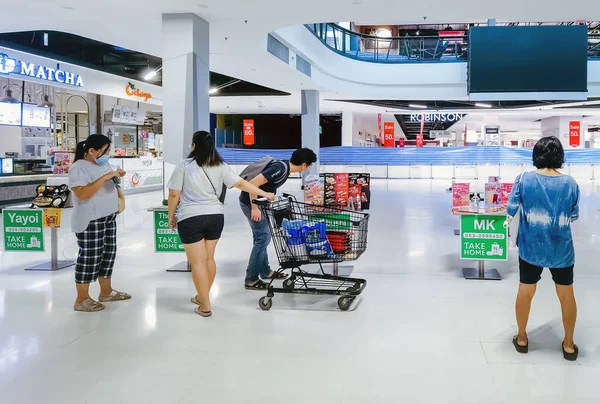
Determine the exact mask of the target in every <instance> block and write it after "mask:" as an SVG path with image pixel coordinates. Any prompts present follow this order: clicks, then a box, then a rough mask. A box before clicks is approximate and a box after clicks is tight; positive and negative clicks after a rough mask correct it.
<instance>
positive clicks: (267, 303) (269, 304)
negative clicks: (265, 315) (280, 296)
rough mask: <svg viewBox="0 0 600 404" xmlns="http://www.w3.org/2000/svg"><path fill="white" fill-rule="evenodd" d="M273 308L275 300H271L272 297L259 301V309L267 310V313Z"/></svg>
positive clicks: (262, 298) (264, 297) (265, 297)
mask: <svg viewBox="0 0 600 404" xmlns="http://www.w3.org/2000/svg"><path fill="white" fill-rule="evenodd" d="M272 306H273V299H271V298H270V297H267V296H263V297H261V298H260V300H259V301H258V307H260V308H261V309H262V310H265V311H266V310H269V309H270V308H271V307H272Z"/></svg>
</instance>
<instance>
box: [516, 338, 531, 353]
mask: <svg viewBox="0 0 600 404" xmlns="http://www.w3.org/2000/svg"><path fill="white" fill-rule="evenodd" d="M513 345H514V346H515V349H516V350H517V352H518V353H521V354H526V353H529V340H527V345H519V336H518V335H515V336H514V337H513Z"/></svg>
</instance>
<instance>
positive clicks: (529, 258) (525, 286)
mask: <svg viewBox="0 0 600 404" xmlns="http://www.w3.org/2000/svg"><path fill="white" fill-rule="evenodd" d="M564 157H565V153H564V150H563V147H562V145H561V143H560V140H559V139H557V138H556V137H546V138H543V139H541V140H540V141H539V142H538V143H537V144H536V145H535V147H534V149H533V164H534V165H535V166H536V167H537V171H535V172H528V173H524V174H522V175H521V176H519V177H518V178H517V179H516V181H515V184H514V187H513V191H512V194H511V195H510V198H509V201H508V206H507V214H508V216H509V217H514V216H515V215H516V214H517V212H519V209H520V221H519V234H518V236H517V245H518V247H519V270H520V280H521V283H520V285H519V293H518V295H517V303H516V315H517V323H518V326H519V334H518V335H517V336H515V337H514V338H513V344H514V346H515V348H516V350H517V351H518V352H520V353H527V352H528V343H529V341H528V339H527V331H526V328H527V321H528V319H529V312H530V309H531V301H532V299H533V296H534V295H535V291H536V284H537V282H538V281H539V280H540V279H541V277H540V275H541V274H542V271H543V269H544V268H549V269H550V272H551V273H552V279H553V280H554V282H555V284H556V293H557V294H558V297H559V300H560V304H561V308H562V316H563V324H564V327H565V339H564V341H563V356H564V358H565V359H567V360H576V359H577V355H578V351H579V349H578V348H577V345H575V344H574V342H573V333H574V331H575V321H576V319H577V304H576V302H575V295H574V293H573V267H574V264H575V251H574V248H573V236H572V234H571V223H572V222H573V221H575V220H577V219H578V218H579V186H578V185H577V182H576V181H575V180H574V179H573V178H572V177H569V176H567V175H562V174H561V173H559V172H558V171H557V170H558V169H559V168H561V167H562V165H563V163H564Z"/></svg>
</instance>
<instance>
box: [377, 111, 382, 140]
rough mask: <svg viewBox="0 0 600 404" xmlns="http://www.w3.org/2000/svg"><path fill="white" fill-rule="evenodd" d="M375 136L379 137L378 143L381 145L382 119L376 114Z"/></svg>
mask: <svg viewBox="0 0 600 404" xmlns="http://www.w3.org/2000/svg"><path fill="white" fill-rule="evenodd" d="M377 136H379V142H380V143H381V144H383V118H382V116H381V114H377Z"/></svg>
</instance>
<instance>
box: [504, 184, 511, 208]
mask: <svg viewBox="0 0 600 404" xmlns="http://www.w3.org/2000/svg"><path fill="white" fill-rule="evenodd" d="M513 185H514V184H512V183H503V184H502V206H504V207H506V205H507V204H508V197H509V196H510V193H511V192H512V189H513Z"/></svg>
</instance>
